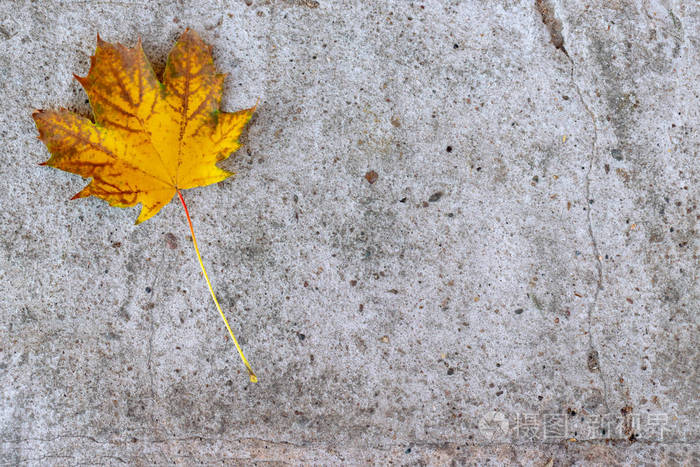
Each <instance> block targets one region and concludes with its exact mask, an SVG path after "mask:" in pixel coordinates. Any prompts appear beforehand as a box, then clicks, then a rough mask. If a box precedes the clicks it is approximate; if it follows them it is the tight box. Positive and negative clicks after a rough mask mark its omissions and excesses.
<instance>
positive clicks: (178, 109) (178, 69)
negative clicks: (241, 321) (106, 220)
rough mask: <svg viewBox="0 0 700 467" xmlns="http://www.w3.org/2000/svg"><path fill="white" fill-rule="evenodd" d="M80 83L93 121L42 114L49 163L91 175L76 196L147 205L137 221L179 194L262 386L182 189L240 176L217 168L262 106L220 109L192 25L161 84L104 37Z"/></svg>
mask: <svg viewBox="0 0 700 467" xmlns="http://www.w3.org/2000/svg"><path fill="white" fill-rule="evenodd" d="M75 78H76V79H77V80H78V82H79V83H80V84H81V85H82V86H83V88H84V89H85V92H87V95H88V97H89V99H90V106H91V108H92V111H93V114H94V119H95V120H94V122H93V121H91V120H89V119H87V118H85V117H82V116H80V115H77V114H75V113H73V112H70V111H67V110H65V109H61V110H57V111H54V110H37V111H35V112H34V113H33V115H32V116H33V118H34V121H35V123H36V126H37V129H38V130H39V139H41V141H43V142H44V144H46V147H47V148H48V150H49V152H50V153H51V157H50V158H49V160H47V161H46V162H44V163H43V164H42V165H48V166H51V167H55V168H57V169H61V170H65V171H67V172H72V173H75V174H78V175H81V176H83V177H85V178H90V179H91V181H90V183H89V184H88V185H87V186H86V187H85V188H83V189H82V190H81V191H80V192H79V193H77V194H76V195H75V196H74V197H73V199H75V198H84V197H88V196H95V197H98V198H102V199H104V200H106V201H107V202H109V204H110V205H112V206H118V207H130V206H134V205H136V204H139V203H140V204H141V212H140V214H139V216H138V218H137V220H136V223H137V224H138V223H141V222H143V221H145V220H147V219H149V218H151V217H153V216H154V215H155V214H157V213H158V211H160V210H161V208H163V206H165V205H166V204H168V203H169V202H170V200H172V198H173V196H174V195H175V194H177V195H178V196H179V198H180V200H181V201H182V205H183V207H184V208H185V213H186V215H187V221H188V223H189V226H190V230H191V233H192V238H193V243H194V248H195V251H196V252H197V258H198V260H199V263H200V266H201V267H202V271H203V273H204V277H205V278H206V281H207V285H208V287H209V291H210V292H211V295H212V298H213V299H214V302H215V304H216V307H217V309H218V311H219V313H220V314H221V317H222V318H223V320H224V322H225V324H226V327H227V329H228V331H229V334H230V335H231V338H232V339H233V341H234V343H235V344H236V348H237V349H238V352H239V354H240V356H241V358H242V360H243V362H244V363H245V365H246V367H247V368H248V371H249V373H250V378H251V381H254V382H255V381H257V378H256V377H255V374H254V373H253V370H252V369H251V368H250V365H249V364H248V361H247V360H246V358H245V356H244V355H243V352H242V351H241V348H240V346H239V345H238V342H237V341H236V338H235V336H234V335H233V332H232V331H231V328H230V326H229V324H228V321H227V320H226V317H225V316H224V313H223V311H222V310H221V307H220V306H219V303H218V301H217V299H216V296H215V295H214V290H213V288H212V286H211V282H210V281H209V277H208V276H207V273H206V270H205V269H204V264H203V262H202V259H201V255H200V253H199V248H198V247H197V241H196V238H195V236H194V229H193V227H192V221H191V219H190V215H189V212H188V211H187V205H186V204H185V200H184V198H183V197H182V193H181V191H180V190H183V189H186V188H194V187H200V186H205V185H210V184H213V183H217V182H220V181H222V180H224V179H226V178H227V177H230V176H231V175H233V173H231V172H228V171H226V170H224V169H221V168H219V167H217V166H216V163H217V162H219V161H221V160H223V159H226V158H227V157H229V155H230V154H231V153H233V152H234V151H236V150H237V149H238V148H239V146H240V143H239V141H238V139H239V136H240V134H241V131H242V130H243V127H244V126H245V124H246V123H247V122H248V121H249V120H250V118H251V116H252V115H253V112H254V111H255V107H252V108H250V109H245V110H240V111H238V112H234V113H227V112H221V111H220V110H219V106H220V103H221V97H222V93H223V84H224V78H225V75H224V74H223V73H217V71H216V68H215V67H214V61H213V58H212V54H211V47H210V46H208V45H207V44H206V43H204V41H203V40H202V39H201V38H200V37H199V36H198V35H197V33H195V32H194V31H191V30H189V29H188V30H186V31H185V32H184V33H183V34H182V36H181V37H180V39H179V40H178V41H177V43H176V44H175V46H174V47H173V49H172V51H171V52H170V55H169V57H168V61H167V64H166V66H165V72H164V74H163V82H162V83H161V82H160V81H159V80H158V78H157V77H156V75H155V73H154V71H153V68H152V66H151V64H150V63H149V61H148V59H147V58H146V55H145V54H144V51H143V48H142V47H141V41H140V40H139V42H138V44H137V45H136V46H135V47H132V48H127V47H124V46H123V45H121V44H110V43H108V42H105V41H103V40H101V39H100V37H99V35H98V36H97V50H96V51H95V55H94V56H93V57H91V66H90V70H89V72H88V74H87V76H86V77H79V76H75Z"/></svg>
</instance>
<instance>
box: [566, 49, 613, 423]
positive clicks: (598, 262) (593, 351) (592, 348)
mask: <svg viewBox="0 0 700 467" xmlns="http://www.w3.org/2000/svg"><path fill="white" fill-rule="evenodd" d="M564 55H565V56H566V58H567V59H568V60H569V63H570V64H571V84H573V86H574V88H575V89H576V94H577V95H578V98H579V100H580V101H581V105H583V108H584V109H585V110H586V113H587V114H588V116H589V117H590V118H591V122H592V123H593V141H592V142H591V156H590V158H589V159H588V169H587V170H586V180H585V184H584V185H585V192H586V221H587V224H588V226H587V227H588V236H589V237H590V241H591V246H592V248H593V255H594V257H595V268H596V272H597V278H596V288H595V292H594V294H593V300H592V301H591V302H590V303H589V305H588V309H587V314H588V317H587V320H588V347H589V353H588V363H589V365H588V366H589V369H591V371H595V372H597V373H598V375H599V376H600V381H601V384H602V385H603V403H604V404H605V409H606V410H607V411H608V412H610V407H609V406H608V384H607V381H606V379H605V374H604V373H603V370H602V368H601V367H600V359H599V353H598V350H597V348H596V345H595V340H594V339H593V332H592V328H593V313H594V312H595V311H596V310H597V308H598V298H599V296H600V291H601V290H603V261H602V259H601V255H600V249H599V248H598V241H597V239H596V236H595V233H594V232H593V221H592V218H591V211H592V206H593V203H592V202H593V200H592V199H591V172H592V171H593V164H594V162H595V161H596V160H597V159H598V124H597V123H596V116H595V114H594V113H593V111H592V110H591V108H590V106H589V105H588V103H587V102H586V100H585V99H584V98H583V92H581V87H580V86H579V85H578V83H577V82H576V79H575V71H576V64H575V63H574V60H573V58H571V56H570V55H569V54H568V53H566V52H565V53H564ZM591 362H594V364H593V365H591Z"/></svg>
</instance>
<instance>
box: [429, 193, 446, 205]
mask: <svg viewBox="0 0 700 467" xmlns="http://www.w3.org/2000/svg"><path fill="white" fill-rule="evenodd" d="M442 195H443V193H442V191H436V192H435V193H433V194H432V195H430V198H428V201H430V202H431V203H434V202H435V201H439V200H440V198H442Z"/></svg>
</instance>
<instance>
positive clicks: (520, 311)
mask: <svg viewBox="0 0 700 467" xmlns="http://www.w3.org/2000/svg"><path fill="white" fill-rule="evenodd" d="M523 311H524V310H523V309H522V308H518V309H517V310H515V314H516V315H522V314H523Z"/></svg>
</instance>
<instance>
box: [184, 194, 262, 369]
mask: <svg viewBox="0 0 700 467" xmlns="http://www.w3.org/2000/svg"><path fill="white" fill-rule="evenodd" d="M177 195H178V196H179V197H180V201H181V202H182V207H183V208H185V215H186V216H187V223H188V224H189V225H190V232H192V244H193V245H194V251H196V252H197V259H198V260H199V265H200V266H201V268H202V273H204V278H205V279H206V280H207V286H208V287H209V292H211V298H213V299H214V304H215V305H216V309H217V310H219V314H220V315H221V319H223V320H224V324H225V325H226V329H228V333H229V335H230V336H231V339H233V343H234V344H236V349H237V350H238V355H240V356H241V360H243V364H244V365H245V367H246V368H247V369H248V375H249V376H250V381H251V382H252V383H257V382H258V377H257V376H255V373H254V372H253V369H252V368H251V367H250V363H248V360H247V359H246V358H245V355H243V350H241V346H240V345H239V344H238V340H236V336H234V335H233V331H232V330H231V326H229V324H228V320H227V319H226V315H224V312H223V311H222V310H221V306H220V305H219V301H218V300H217V299H216V295H215V294H214V288H213V287H212V286H211V281H210V280H209V276H208V275H207V270H206V269H204V263H203V262H202V255H201V254H200V253H199V248H198V247H197V238H196V237H195V235H194V227H192V219H190V212H189V211H188V210H187V204H185V198H183V197H182V193H180V190H177Z"/></svg>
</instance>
